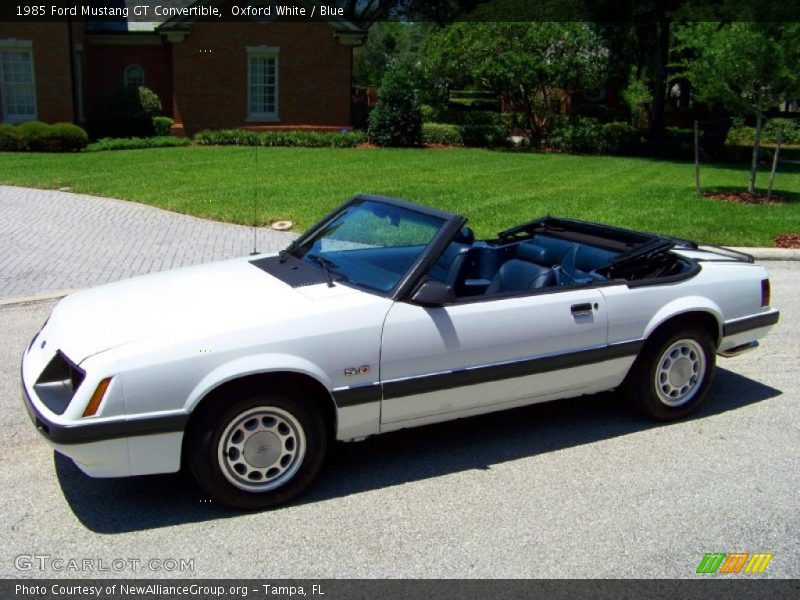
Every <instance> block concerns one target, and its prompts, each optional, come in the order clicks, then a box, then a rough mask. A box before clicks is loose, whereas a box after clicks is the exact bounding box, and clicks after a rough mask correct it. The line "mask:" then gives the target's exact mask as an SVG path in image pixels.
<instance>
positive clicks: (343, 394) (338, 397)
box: [333, 381, 381, 408]
mask: <svg viewBox="0 0 800 600" xmlns="http://www.w3.org/2000/svg"><path fill="white" fill-rule="evenodd" d="M380 399H381V384H380V383H379V382H377V381H376V382H375V383H368V384H366V385H359V386H356V387H351V388H347V389H343V390H334V391H333V400H334V402H336V406H338V407H339V408H344V407H345V406H357V405H359V404H369V403H370V402H379V401H380Z"/></svg>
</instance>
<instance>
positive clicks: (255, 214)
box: [250, 143, 259, 256]
mask: <svg viewBox="0 0 800 600" xmlns="http://www.w3.org/2000/svg"><path fill="white" fill-rule="evenodd" d="M258 146H259V144H258V143H256V150H255V152H256V158H255V163H256V169H255V170H256V173H255V185H254V189H253V251H252V252H251V253H250V256H254V255H256V254H258V248H257V245H256V240H257V235H258V229H257V227H256V219H257V218H258Z"/></svg>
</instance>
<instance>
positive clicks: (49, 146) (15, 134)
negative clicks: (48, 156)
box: [0, 121, 89, 152]
mask: <svg viewBox="0 0 800 600" xmlns="http://www.w3.org/2000/svg"><path fill="white" fill-rule="evenodd" d="M88 143H89V136H87V135H86V132H85V131H84V130H83V129H81V128H80V127H78V126H77V125H73V124H72V123H55V124H53V125H48V124H47V123H42V122H41V121H28V122H27V123H22V124H20V125H0V151H6V152H26V151H32V152H74V151H77V150H82V149H83V148H85V147H86V145H87V144H88Z"/></svg>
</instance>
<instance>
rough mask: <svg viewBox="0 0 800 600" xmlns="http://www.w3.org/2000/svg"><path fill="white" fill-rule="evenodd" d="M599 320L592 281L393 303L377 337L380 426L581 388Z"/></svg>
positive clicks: (600, 305) (594, 356) (588, 374)
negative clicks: (426, 303) (433, 303)
mask: <svg viewBox="0 0 800 600" xmlns="http://www.w3.org/2000/svg"><path fill="white" fill-rule="evenodd" d="M607 321H608V318H607V312H606V306H605V300H604V297H603V295H602V293H601V292H600V291H599V289H596V288H591V287H581V288H573V289H561V290H557V291H553V290H548V291H544V292H542V291H540V292H538V293H531V294H528V295H522V296H516V297H504V298H500V297H497V298H485V299H480V300H478V301H475V300H474V299H471V300H470V301H460V302H457V303H455V304H453V305H450V306H445V307H441V308H425V307H422V306H418V305H415V304H413V303H411V302H409V301H405V302H396V303H395V304H394V305H393V306H392V307H391V309H390V310H389V313H388V315H387V317H386V321H385V323H384V328H383V336H382V344H381V382H382V386H383V402H382V406H381V423H382V428H383V429H391V428H392V427H384V425H391V424H397V423H401V422H404V421H409V420H414V419H427V420H437V419H435V418H431V417H436V416H440V417H441V416H442V415H452V414H457V413H460V412H461V413H469V412H483V411H482V410H480V409H487V408H489V409H490V408H491V407H494V406H498V407H501V406H502V405H504V404H511V405H513V404H523V403H526V402H525V401H526V400H528V399H530V401H532V402H533V401H536V399H537V398H538V399H540V400H546V399H548V398H552V397H558V396H559V395H573V393H575V394H578V393H581V391H582V390H584V389H590V388H592V387H593V386H594V385H596V383H597V382H598V380H601V379H602V375H601V374H599V373H598V369H597V368H596V365H597V363H598V362H599V361H601V360H602V359H603V358H604V357H605V356H606V355H605V354H604V353H605V351H606V337H607V329H608V327H607V325H608V323H607Z"/></svg>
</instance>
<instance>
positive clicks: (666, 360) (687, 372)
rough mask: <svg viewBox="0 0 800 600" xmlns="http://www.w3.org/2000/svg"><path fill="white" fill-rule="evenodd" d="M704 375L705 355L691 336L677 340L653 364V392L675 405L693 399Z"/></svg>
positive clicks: (668, 403) (667, 402) (669, 404)
mask: <svg viewBox="0 0 800 600" xmlns="http://www.w3.org/2000/svg"><path fill="white" fill-rule="evenodd" d="M705 375H706V354H705V351H704V350H703V347H702V346H701V345H700V344H699V343H698V342H696V341H695V340H693V339H689V338H687V339H683V340H678V341H677V342H675V343H674V344H672V345H671V346H670V347H669V348H667V349H666V350H665V351H664V353H663V354H662V355H661V358H660V359H659V361H658V366H657V367H656V377H655V386H656V395H657V396H658V399H659V400H660V401H661V402H663V403H664V404H666V405H667V406H671V407H677V406H681V405H683V404H686V403H687V402H689V401H690V400H691V399H692V398H694V396H695V394H697V391H698V390H699V389H700V386H701V385H702V383H703V379H704V378H705Z"/></svg>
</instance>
